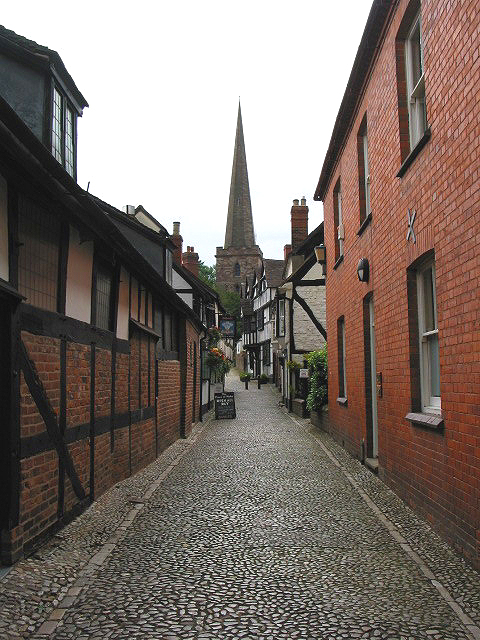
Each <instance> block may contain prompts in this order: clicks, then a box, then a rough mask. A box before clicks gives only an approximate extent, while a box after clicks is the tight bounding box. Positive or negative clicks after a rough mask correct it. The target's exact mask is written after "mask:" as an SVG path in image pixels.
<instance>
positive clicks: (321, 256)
mask: <svg viewBox="0 0 480 640" xmlns="http://www.w3.org/2000/svg"><path fill="white" fill-rule="evenodd" d="M313 250H314V251H315V257H316V259H317V262H318V264H321V265H322V274H323V275H325V274H326V271H327V247H326V246H325V245H324V244H319V245H318V246H316V247H314V248H313Z"/></svg>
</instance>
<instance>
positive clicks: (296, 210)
mask: <svg viewBox="0 0 480 640" xmlns="http://www.w3.org/2000/svg"><path fill="white" fill-rule="evenodd" d="M291 216H292V251H296V250H297V249H298V247H299V246H300V245H301V244H302V242H303V241H304V240H306V238H307V236H308V207H307V201H306V199H305V196H304V197H303V198H302V200H301V204H299V203H298V200H294V201H293V207H292V209H291Z"/></svg>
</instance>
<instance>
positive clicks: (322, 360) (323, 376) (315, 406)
mask: <svg viewBox="0 0 480 640" xmlns="http://www.w3.org/2000/svg"><path fill="white" fill-rule="evenodd" d="M306 360H307V362H308V367H309V369H310V377H309V380H308V395H307V408H308V410H309V411H321V409H322V407H323V406H324V405H325V404H327V403H328V359H327V345H325V346H324V347H323V348H322V349H320V350H319V351H311V352H310V353H309V354H307V356H306Z"/></svg>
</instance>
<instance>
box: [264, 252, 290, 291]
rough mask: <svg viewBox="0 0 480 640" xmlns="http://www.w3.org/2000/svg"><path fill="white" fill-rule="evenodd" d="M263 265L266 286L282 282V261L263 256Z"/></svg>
mask: <svg viewBox="0 0 480 640" xmlns="http://www.w3.org/2000/svg"><path fill="white" fill-rule="evenodd" d="M263 265H264V267H265V277H266V279H267V286H268V287H279V286H280V285H281V284H282V282H283V267H284V266H285V263H284V261H283V260H271V259H269V258H265V259H264V261H263Z"/></svg>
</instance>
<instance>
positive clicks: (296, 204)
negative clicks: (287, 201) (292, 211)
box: [293, 198, 298, 207]
mask: <svg viewBox="0 0 480 640" xmlns="http://www.w3.org/2000/svg"><path fill="white" fill-rule="evenodd" d="M293 204H294V205H295V206H296V207H298V198H295V200H294V201H293Z"/></svg>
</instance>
